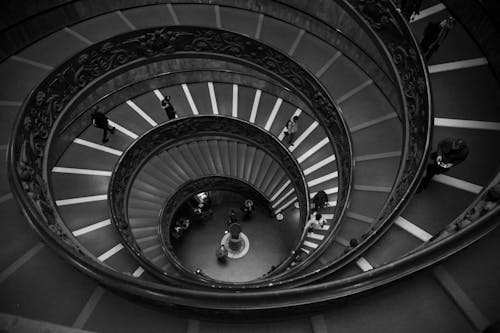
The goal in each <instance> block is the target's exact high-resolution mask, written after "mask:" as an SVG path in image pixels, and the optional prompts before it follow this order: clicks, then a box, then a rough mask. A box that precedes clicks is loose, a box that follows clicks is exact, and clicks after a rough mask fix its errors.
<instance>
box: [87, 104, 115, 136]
mask: <svg viewBox="0 0 500 333" xmlns="http://www.w3.org/2000/svg"><path fill="white" fill-rule="evenodd" d="M90 117H91V119H92V125H94V127H96V128H100V129H102V130H103V133H102V143H106V142H108V141H109V139H108V138H107V136H108V131H111V134H113V133H115V128H114V127H111V126H109V123H108V117H106V115H105V114H104V113H102V112H99V111H97V110H94V111H92V114H91V116H90Z"/></svg>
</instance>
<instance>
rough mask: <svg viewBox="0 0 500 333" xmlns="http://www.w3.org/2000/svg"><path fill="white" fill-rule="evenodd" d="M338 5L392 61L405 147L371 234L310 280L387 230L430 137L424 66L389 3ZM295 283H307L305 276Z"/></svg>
mask: <svg viewBox="0 0 500 333" xmlns="http://www.w3.org/2000/svg"><path fill="white" fill-rule="evenodd" d="M341 3H343V4H344V7H345V8H346V10H349V11H350V12H351V14H352V15H353V16H354V17H357V18H358V20H359V22H360V23H364V25H365V26H367V27H369V28H368V29H369V30H371V33H372V34H374V35H376V36H377V38H378V40H379V41H380V43H381V45H380V47H381V49H383V50H385V52H386V53H387V54H388V56H389V57H388V58H389V59H392V62H393V66H394V68H395V70H396V71H397V73H398V74H399V76H398V82H399V85H400V87H401V92H402V94H401V95H402V96H403V105H404V106H405V109H406V110H407V112H404V115H405V117H404V118H403V124H404V125H405V126H404V127H403V129H404V134H405V137H404V142H403V144H404V147H405V148H404V149H403V157H402V159H401V164H400V166H399V170H398V174H397V177H396V181H395V182H394V185H393V188H392V190H391V192H390V194H389V196H388V198H387V199H386V202H385V204H384V207H383V208H382V210H381V211H380V213H379V215H378V216H377V218H376V219H375V223H374V225H373V226H372V228H371V232H370V233H369V234H365V238H364V239H362V240H361V241H360V242H359V245H358V246H357V247H355V248H354V249H351V250H350V251H349V252H348V253H347V254H344V255H342V256H341V257H339V258H337V259H336V260H334V261H333V262H331V263H329V264H327V265H325V266H324V267H323V268H321V269H320V270H319V272H313V273H311V274H309V276H310V277H313V276H314V280H317V279H321V278H324V277H325V276H327V275H329V274H331V273H333V272H335V271H336V270H338V269H339V268H341V267H343V266H345V265H346V264H348V263H349V262H352V261H353V260H355V259H357V258H358V257H359V256H360V255H361V254H362V253H363V252H364V251H366V250H367V249H368V248H369V247H370V246H371V245H373V244H374V243H375V242H376V241H377V240H378V239H379V238H380V237H381V236H382V235H383V234H384V233H385V232H386V231H387V230H388V229H389V228H390V227H391V225H392V223H393V222H394V220H395V218H396V217H397V216H398V214H399V213H400V212H401V211H402V210H403V209H404V207H405V206H406V204H407V203H408V199H409V198H410V197H411V195H412V194H413V193H414V192H415V190H416V187H417V186H418V182H419V180H420V178H421V177H422V175H423V172H424V170H425V165H426V161H427V158H428V155H429V153H430V145H431V135H432V131H431V129H432V123H433V113H432V101H431V92H430V81H429V76H428V72H427V66H426V64H425V62H424V59H423V57H422V54H421V52H420V50H419V47H418V43H417V41H416V40H415V37H414V36H413V34H412V32H411V30H410V27H409V26H408V23H407V22H406V20H405V19H404V18H403V17H402V16H401V15H400V14H399V12H398V11H397V9H396V7H395V6H394V4H393V3H392V2H391V1H389V0H383V1H375V0H343V1H341ZM366 6H373V7H370V8H368V7H366ZM297 280H303V281H308V282H310V281H311V280H310V279H308V278H307V276H306V275H303V276H302V277H300V278H298V279H297ZM302 283H303V282H302Z"/></svg>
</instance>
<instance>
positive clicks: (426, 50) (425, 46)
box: [420, 16, 455, 61]
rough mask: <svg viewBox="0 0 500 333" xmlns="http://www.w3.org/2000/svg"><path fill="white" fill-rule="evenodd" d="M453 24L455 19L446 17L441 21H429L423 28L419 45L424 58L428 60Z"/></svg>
mask: <svg viewBox="0 0 500 333" xmlns="http://www.w3.org/2000/svg"><path fill="white" fill-rule="evenodd" d="M454 26H455V19H454V18H453V17H451V16H450V17H448V18H447V19H444V20H442V21H441V22H430V23H429V24H427V26H426V27H425V30H424V37H423V38H422V41H421V42H420V47H421V48H422V52H423V54H424V57H425V60H426V61H429V60H430V58H431V56H432V55H433V54H434V52H436V51H437V49H438V48H439V46H440V45H441V44H442V43H443V41H444V39H445V38H446V36H448V33H449V32H450V30H451V29H452V28H453V27H454Z"/></svg>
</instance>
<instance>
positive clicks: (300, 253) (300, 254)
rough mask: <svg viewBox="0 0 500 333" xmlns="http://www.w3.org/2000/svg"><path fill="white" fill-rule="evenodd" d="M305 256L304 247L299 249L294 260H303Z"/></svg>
mask: <svg viewBox="0 0 500 333" xmlns="http://www.w3.org/2000/svg"><path fill="white" fill-rule="evenodd" d="M306 258H307V252H306V251H304V249H299V250H298V251H297V254H296V255H295V259H294V260H295V261H296V262H303V261H304V260H305V259H306Z"/></svg>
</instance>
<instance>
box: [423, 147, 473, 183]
mask: <svg viewBox="0 0 500 333" xmlns="http://www.w3.org/2000/svg"><path fill="white" fill-rule="evenodd" d="M468 154H469V148H468V147H467V144H466V143H465V141H464V140H462V139H458V138H446V139H444V140H441V141H439V143H438V150H437V152H433V153H431V159H432V162H431V163H430V164H429V165H427V171H426V174H425V177H424V178H423V179H422V182H421V183H420V186H419V188H418V192H420V191H422V190H423V189H425V188H426V187H427V185H429V182H430V181H431V179H432V177H434V176H435V175H439V174H442V173H445V172H447V171H448V170H450V169H451V168H452V167H454V166H456V165H458V164H460V163H462V162H463V161H464V160H465V159H466V158H467V155H468Z"/></svg>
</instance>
